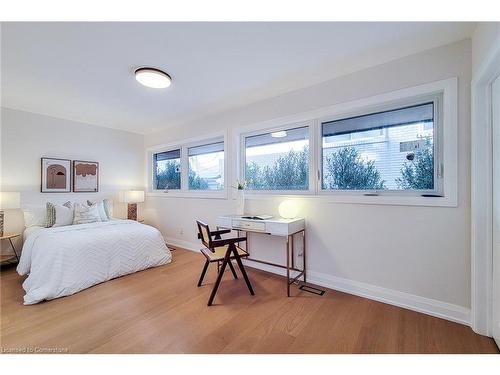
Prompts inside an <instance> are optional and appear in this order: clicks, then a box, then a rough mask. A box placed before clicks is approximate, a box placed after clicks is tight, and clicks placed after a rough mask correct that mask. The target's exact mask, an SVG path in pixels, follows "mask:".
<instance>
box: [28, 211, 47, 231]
mask: <svg viewBox="0 0 500 375" xmlns="http://www.w3.org/2000/svg"><path fill="white" fill-rule="evenodd" d="M23 215H24V226H25V227H26V228H29V227H35V226H37V227H45V224H46V223H47V207H45V205H43V206H37V205H26V206H23Z"/></svg>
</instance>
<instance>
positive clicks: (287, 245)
mask: <svg viewBox="0 0 500 375" xmlns="http://www.w3.org/2000/svg"><path fill="white" fill-rule="evenodd" d="M286 295H287V297H290V236H287V237H286Z"/></svg>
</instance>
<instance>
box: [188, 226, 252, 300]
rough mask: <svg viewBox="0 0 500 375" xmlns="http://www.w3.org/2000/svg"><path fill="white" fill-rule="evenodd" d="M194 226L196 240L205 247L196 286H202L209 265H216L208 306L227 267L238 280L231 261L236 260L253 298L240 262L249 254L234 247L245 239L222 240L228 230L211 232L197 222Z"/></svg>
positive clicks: (202, 251)
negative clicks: (215, 274) (215, 277)
mask: <svg viewBox="0 0 500 375" xmlns="http://www.w3.org/2000/svg"><path fill="white" fill-rule="evenodd" d="M196 224H197V225H198V238H200V239H201V242H202V243H203V245H205V248H203V249H201V253H202V254H203V255H204V256H205V258H206V261H205V265H204V266H203V270H202V271H201V275H200V280H199V281H198V286H201V285H202V283H203V278H204V277H205V273H206V272H207V269H208V266H209V264H210V263H214V262H217V264H218V267H217V268H218V275H217V280H216V281H215V285H214V287H213V289H212V294H210V298H209V300H208V306H211V305H212V302H213V301H214V298H215V295H216V294H217V289H218V288H219V284H220V282H221V280H222V276H223V275H224V271H225V269H226V266H227V265H229V268H230V269H231V272H232V274H233V276H234V278H235V279H237V278H238V276H237V275H236V271H235V269H234V267H233V264H232V260H236V263H237V264H238V267H239V268H240V271H241V273H242V275H243V278H244V279H245V282H246V284H247V287H248V290H249V291H250V294H251V295H252V296H253V295H254V294H255V293H254V291H253V289H252V284H250V280H249V278H248V275H247V273H246V271H245V267H244V266H243V263H242V262H241V258H245V257H248V255H249V254H248V253H247V252H246V251H245V250H243V249H242V248H241V247H239V246H237V245H236V244H237V243H239V242H245V241H246V240H247V239H246V237H237V238H227V239H222V238H221V235H222V234H225V233H230V232H231V230H230V229H224V230H217V231H213V232H212V231H210V228H209V227H208V225H207V224H205V223H203V222H201V221H198V220H197V221H196ZM220 262H222V265H221V266H220V267H219V265H220Z"/></svg>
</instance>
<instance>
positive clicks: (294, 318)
mask: <svg viewBox="0 0 500 375" xmlns="http://www.w3.org/2000/svg"><path fill="white" fill-rule="evenodd" d="M49 19H50V18H49ZM92 19H93V18H89V19H84V20H86V21H91V20H92ZM381 19H384V18H383V17H382V18H381ZM400 19H401V20H405V17H401V18H400ZM480 19H482V18H477V19H471V20H470V21H468V22H451V21H449V22H429V21H426V22H403V21H401V22H382V21H380V20H379V21H378V22H359V21H358V22H335V21H331V22H285V23H280V22H270V21H272V20H267V19H266V20H262V21H260V22H168V21H167V20H165V21H164V22H5V21H3V22H2V24H1V94H2V95H1V99H2V107H1V139H0V140H1V153H0V157H1V160H0V164H1V183H0V188H1V189H0V190H1V192H0V198H1V199H0V208H1V214H0V221H1V222H2V228H3V235H2V240H1V255H2V261H3V262H2V269H1V272H0V283H1V285H0V288H1V332H0V338H1V345H0V346H1V348H2V352H3V353H5V354H17V353H57V354H64V353H70V354H86V353H93V354H97V353H105V354H139V353H148V354H178V353H186V354H188V353H189V354H216V353H217V354H320V353H321V354H339V353H342V354H351V353H352V354H379V353H392V354H399V353H401V354H433V353H445V354H469V353H470V354H487V353H495V354H498V353H499V349H498V346H497V344H496V343H498V337H499V336H498V334H499V329H500V328H499V327H500V326H499V322H500V320H499V311H500V309H499V308H498V302H499V300H500V298H499V295H498V293H499V288H498V287H497V286H496V283H495V281H496V280H497V277H498V272H499V270H498V268H499V267H498V265H497V261H498V259H500V258H499V257H498V254H497V252H498V247H496V246H497V242H496V240H497V239H498V238H500V235H499V234H497V231H498V228H497V226H496V223H497V216H498V212H497V210H496V208H497V206H495V205H497V197H496V195H497V194H496V193H495V192H496V190H497V189H495V187H496V186H497V183H498V181H497V180H498V178H499V177H498V176H497V174H496V170H497V168H495V165H496V163H497V162H498V161H497V158H498V155H497V153H496V150H497V148H498V144H497V143H495V142H496V141H493V142H491V139H496V138H494V136H495V135H496V134H497V133H495V132H496V131H497V130H496V125H495V124H496V123H495V121H496V120H497V117H496V116H497V113H496V112H495V111H498V107H497V106H496V103H497V99H498V96H497V95H499V94H498V87H499V86H500V84H499V83H498V82H499V81H498V79H497V76H498V73H499V72H498V66H500V64H498V62H499V61H500V60H499V59H500V26H499V25H500V24H499V23H498V22H476V21H479V20H480ZM15 20H17V21H22V20H23V19H22V18H21V19H19V18H17V19H15ZM15 20H10V21H15ZM84 20H81V19H80V21H84ZM181 20H184V21H185V20H186V19H182V17H181ZM210 20H214V19H208V21H210ZM215 20H219V19H218V18H217V17H215ZM229 20H231V19H229ZM235 20H238V21H240V19H239V18H237V19H235ZM247 20H248V19H247ZM250 20H251V21H259V18H256V19H250ZM291 20H295V19H293V17H292V19H291ZM72 21H73V19H72ZM172 21H173V20H172ZM264 21H266V22H264ZM307 21H310V20H307ZM373 21H377V20H376V19H375V20H373ZM421 21H422V20H421ZM424 21H425V20H424ZM490 21H492V20H490ZM325 41H327V42H325ZM131 46H133V48H132V47H131ZM488 103H491V105H490V104H488ZM490 114H491V115H490ZM499 128H500V125H499ZM488 129H489V130H488ZM484 166H486V168H485V167H484ZM499 222H500V221H499ZM166 316H168V319H166V318H165V317H166ZM89 328H90V329H89ZM2 357H4V356H2ZM214 357H215V358H218V357H217V356H214ZM290 357H291V356H290ZM494 357H498V356H494ZM221 358H225V357H221ZM291 358H295V357H291ZM299 358H300V357H299ZM215 360H217V359H215ZM250 361H251V360H250Z"/></svg>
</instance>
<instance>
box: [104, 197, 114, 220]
mask: <svg viewBox="0 0 500 375" xmlns="http://www.w3.org/2000/svg"><path fill="white" fill-rule="evenodd" d="M102 203H104V211H105V212H106V215H107V216H108V220H111V219H112V218H113V201H112V200H110V199H104V200H103V201H102Z"/></svg>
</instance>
